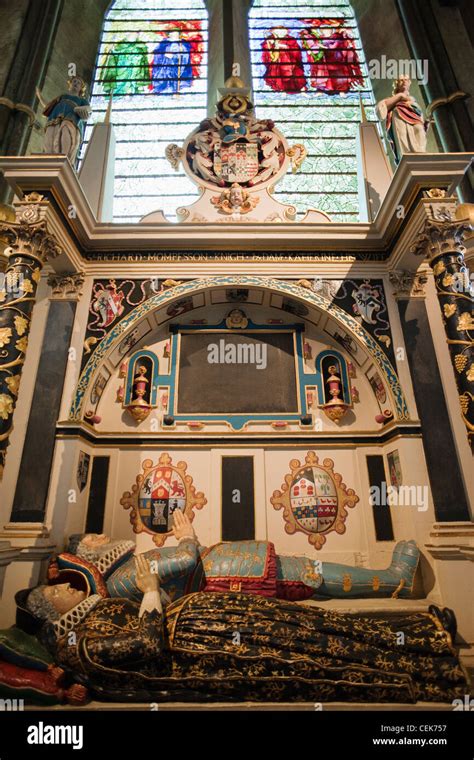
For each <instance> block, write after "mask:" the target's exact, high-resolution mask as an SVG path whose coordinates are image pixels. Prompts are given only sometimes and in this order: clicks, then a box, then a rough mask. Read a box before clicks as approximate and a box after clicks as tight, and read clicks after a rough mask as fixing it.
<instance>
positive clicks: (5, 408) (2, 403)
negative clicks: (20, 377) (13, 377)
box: [0, 393, 13, 420]
mask: <svg viewBox="0 0 474 760" xmlns="http://www.w3.org/2000/svg"><path fill="white" fill-rule="evenodd" d="M10 414H13V399H12V397H11V396H9V395H8V394H7V393H0V417H1V418H2V420H7V419H8V417H9V416H10Z"/></svg>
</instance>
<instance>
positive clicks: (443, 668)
mask: <svg viewBox="0 0 474 760" xmlns="http://www.w3.org/2000/svg"><path fill="white" fill-rule="evenodd" d="M174 523H175V524H174V534H175V537H176V538H177V539H178V541H179V544H178V547H177V548H176V549H173V550H169V551H167V552H165V550H160V551H158V550H152V551H151V552H146V553H145V554H141V555H138V556H132V552H133V550H134V546H133V542H129V541H111V540H110V539H109V537H107V536H105V535H93V534H89V535H86V536H83V537H81V536H77V537H73V538H72V541H71V543H70V546H69V549H71V550H73V551H74V554H73V553H71V552H68V553H64V554H62V555H59V557H57V558H56V560H55V561H53V562H52V564H51V567H50V573H49V578H50V582H49V583H48V584H47V585H40V586H37V587H36V588H34V589H27V590H24V591H20V592H18V594H17V596H16V599H17V605H18V613H17V626H18V628H19V629H20V630H22V631H23V632H24V633H25V634H28V635H33V636H37V637H38V638H39V640H40V641H41V642H42V644H43V645H45V647H46V648H47V649H48V650H49V652H50V653H51V656H52V657H53V659H54V662H55V664H56V665H57V666H58V667H60V668H61V669H62V670H63V671H64V672H65V673H67V674H68V675H69V677H70V678H71V679H73V681H74V683H75V684H76V685H77V684H79V685H81V686H83V687H86V688H87V689H88V690H89V692H90V694H92V695H93V696H94V697H95V698H97V699H104V700H110V701H114V700H119V701H120V700H129V701H144V700H147V699H152V700H157V701H173V700H178V701H192V700H199V701H204V702H205V701H212V700H215V699H217V698H219V699H223V700H224V701H225V700H229V701H242V700H250V701H256V702H258V701H269V700H272V701H287V700H289V699H290V698H291V699H295V698H296V699H300V700H302V701H306V700H315V699H318V700H320V699H325V700H329V701H337V700H339V699H344V700H347V701H361V700H362V701H369V702H370V701H376V702H384V701H391V702H413V701H417V700H423V701H447V700H452V699H455V698H457V697H458V696H459V695H461V694H462V693H464V692H465V689H466V684H467V682H466V675H465V673H464V671H463V668H462V667H461V665H460V663H459V661H458V659H457V655H456V652H455V649H454V648H453V643H452V637H453V636H454V635H455V633H456V621H455V617H454V614H453V613H452V611H451V610H447V609H445V610H440V609H439V608H437V607H434V606H432V607H431V608H430V611H429V612H428V613H417V614H412V615H397V616H395V617H390V618H383V617H382V618H378V617H372V618H371V617H370V616H353V615H344V614H340V613H336V612H334V611H326V610H322V609H320V608H318V607H308V606H305V605H304V604H299V603H298V602H297V601H295V600H297V599H299V600H302V599H308V598H312V599H315V598H318V595H319V596H320V597H322V596H324V595H326V596H330V595H332V596H338V595H342V594H343V593H346V594H347V593H349V594H350V593H351V592H352V593H353V595H354V596H369V595H370V594H373V595H374V596H384V595H387V594H388V593H390V591H392V589H393V588H395V584H396V582H397V580H398V587H397V588H398V589H400V590H403V588H404V587H405V586H404V584H403V583H401V581H402V579H404V580H405V581H409V583H408V585H407V588H406V591H407V593H410V591H411V586H412V583H413V578H414V575H415V571H416V567H417V564H418V559H419V552H418V549H417V547H416V545H415V543H414V542H406V543H401V544H400V545H398V546H397V547H396V550H395V553H394V560H393V562H392V565H391V567H390V568H389V569H388V570H387V571H377V574H378V577H379V584H377V588H376V590H375V589H374V586H373V585H372V587H371V588H369V583H368V577H367V573H371V574H372V577H373V572H372V571H365V572H364V570H362V569H360V568H349V567H342V566H338V565H331V564H329V563H324V565H323V568H322V572H321V574H318V573H316V572H314V569H313V571H311V567H310V560H307V559H306V558H303V557H301V558H298V557H278V556H277V555H275V554H274V550H273V552H272V547H271V546H270V545H266V542H260V545H259V543H258V542H245V541H242V542H234V543H228V544H219V545H217V546H215V547H211V548H210V549H202V548H201V547H200V546H199V544H198V542H197V539H196V536H195V533H194V530H193V528H192V525H191V523H190V521H189V518H187V517H186V515H185V514H182V513H181V512H180V511H179V510H177V511H176V513H175V518H174ZM114 567H115V568H116V569H114ZM326 576H327V577H326ZM349 576H351V577H353V578H354V581H355V585H354V586H353V589H351V590H350V591H349V592H347V591H344V582H345V583H347V578H348V577H349ZM323 578H324V580H323ZM346 588H347V586H346ZM71 633H73V636H72V638H71V636H70V634H71ZM400 633H402V634H403V642H404V643H403V644H402V645H401V646H400V645H399V640H400V639H399V637H400ZM71 642H72V643H71ZM125 675H126V677H125Z"/></svg>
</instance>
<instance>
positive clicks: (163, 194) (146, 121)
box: [80, 0, 208, 222]
mask: <svg viewBox="0 0 474 760" xmlns="http://www.w3.org/2000/svg"><path fill="white" fill-rule="evenodd" d="M207 67H208V20H207V10H206V7H205V3H204V1H203V0H162V1H161V2H160V0H116V2H114V3H112V5H111V7H110V8H109V10H108V12H107V14H106V18H105V21H104V27H103V32H102V40H101V44H100V47H99V52H98V57H97V64H96V70H95V76H94V84H93V88H92V93H91V106H92V115H91V118H90V120H89V122H88V125H87V127H86V130H85V135H84V143H83V145H82V147H81V154H80V157H81V159H82V158H83V157H84V153H85V149H86V147H87V144H88V141H89V140H90V137H91V133H92V128H93V125H94V124H96V123H97V122H100V121H103V119H104V117H105V113H106V111H107V108H108V106H109V102H110V98H111V97H112V115H111V121H112V123H113V124H114V126H115V136H116V151H115V154H116V181H115V199H114V220H115V221H117V222H124V221H127V222H138V221H139V220H140V218H141V217H142V216H144V215H146V214H148V213H150V212H152V211H158V210H159V211H163V212H164V213H165V215H166V216H167V217H168V218H169V219H170V221H174V220H175V219H176V208H177V207H179V206H182V205H184V204H189V203H192V201H193V200H194V199H196V198H197V197H198V196H199V193H198V191H197V188H196V186H195V185H194V184H193V183H192V182H191V181H190V180H189V178H188V177H186V175H185V174H184V172H182V171H180V172H176V173H173V170H172V169H171V167H170V165H169V163H168V162H167V161H166V159H165V149H166V146H167V145H168V144H169V143H171V142H182V141H183V140H184V139H185V138H186V137H187V135H188V134H189V133H190V132H191V131H192V130H193V129H194V128H195V127H196V126H197V124H199V122H200V121H202V120H203V119H204V118H205V117H206V115H207ZM151 186H153V189H152V187H151Z"/></svg>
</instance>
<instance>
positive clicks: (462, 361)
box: [454, 354, 467, 374]
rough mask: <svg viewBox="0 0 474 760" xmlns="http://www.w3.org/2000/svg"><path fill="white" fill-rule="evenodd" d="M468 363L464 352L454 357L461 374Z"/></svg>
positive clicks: (455, 364)
mask: <svg viewBox="0 0 474 760" xmlns="http://www.w3.org/2000/svg"><path fill="white" fill-rule="evenodd" d="M466 364H467V356H463V354H458V355H457V356H456V357H455V358H454V366H455V367H456V369H457V371H458V372H459V374H461V372H462V371H463V369H464V367H465V366H466Z"/></svg>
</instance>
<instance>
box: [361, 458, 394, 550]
mask: <svg viewBox="0 0 474 760" xmlns="http://www.w3.org/2000/svg"><path fill="white" fill-rule="evenodd" d="M367 470H368V472H369V482H370V486H371V487H374V486H375V487H376V488H378V489H380V493H386V491H385V490H384V488H383V483H386V480H387V479H386V477H385V467H384V462H383V456H380V455H378V454H375V455H371V456H368V457H367ZM372 513H373V516H374V526H375V536H376V538H377V541H393V539H394V535H393V524H392V515H391V513H390V505H389V504H387V500H386V499H384V503H381V504H372Z"/></svg>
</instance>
